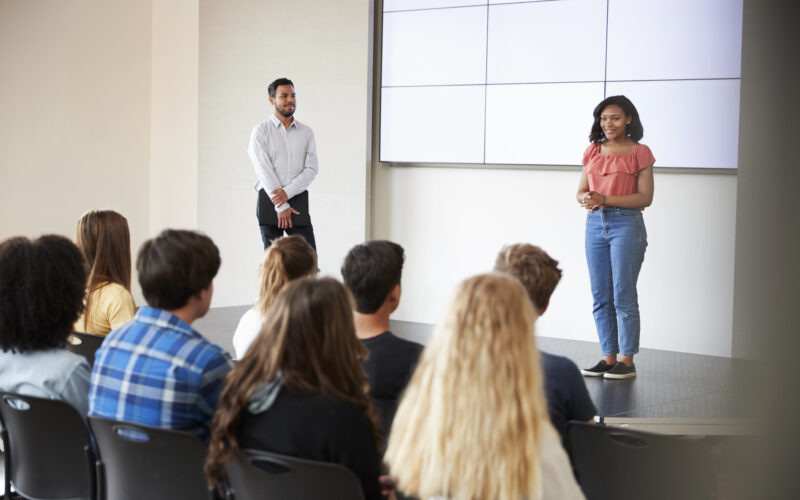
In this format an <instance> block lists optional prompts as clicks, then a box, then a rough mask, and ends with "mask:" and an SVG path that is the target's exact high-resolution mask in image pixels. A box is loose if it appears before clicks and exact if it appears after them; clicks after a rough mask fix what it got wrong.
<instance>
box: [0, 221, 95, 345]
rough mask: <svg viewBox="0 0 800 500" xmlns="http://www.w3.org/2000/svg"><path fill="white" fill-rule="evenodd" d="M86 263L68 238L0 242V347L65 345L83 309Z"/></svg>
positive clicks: (45, 237) (16, 238)
mask: <svg viewBox="0 0 800 500" xmlns="http://www.w3.org/2000/svg"><path fill="white" fill-rule="evenodd" d="M86 275H87V267H86V263H85V261H84V259H83V255H82V254H81V252H80V250H78V247H77V246H75V244H74V243H72V242H71V241H70V240H68V239H67V238H64V237H63V236H57V235H45V236H42V237H41V238H38V239H36V240H30V239H28V238H25V237H20V236H18V237H14V238H10V239H8V240H6V241H4V242H3V243H0V348H2V349H3V351H14V352H25V351H36V350H40V349H49V348H53V347H64V346H65V344H66V340H67V337H68V336H69V334H70V333H71V332H72V326H73V324H74V323H75V321H76V320H77V319H78V317H79V316H80V314H81V311H83V295H84V291H85V287H86Z"/></svg>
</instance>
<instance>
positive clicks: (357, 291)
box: [342, 240, 405, 314]
mask: <svg viewBox="0 0 800 500" xmlns="http://www.w3.org/2000/svg"><path fill="white" fill-rule="evenodd" d="M404 260H405V255H404V253H403V247H401V246H400V245H398V244H397V243H394V242H391V241H386V240H375V241H367V242H365V243H361V244H360V245H356V246H354V247H353V248H351V249H350V251H349V252H348V253H347V256H346V257H345V258H344V264H342V277H344V283H345V285H347V288H349V289H350V293H352V294H353V298H354V299H355V301H356V311H358V312H360V313H361V314H374V313H375V312H376V311H377V310H378V309H380V307H381V305H383V302H384V301H385V300H386V297H387V296H388V295H389V292H391V291H392V288H394V287H395V285H399V284H400V279H401V278H402V275H403V261H404Z"/></svg>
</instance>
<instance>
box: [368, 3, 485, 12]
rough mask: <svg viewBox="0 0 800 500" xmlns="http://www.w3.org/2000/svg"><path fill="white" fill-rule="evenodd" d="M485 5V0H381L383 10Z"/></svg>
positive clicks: (395, 10)
mask: <svg viewBox="0 0 800 500" xmlns="http://www.w3.org/2000/svg"><path fill="white" fill-rule="evenodd" d="M471 5H486V0H383V11H384V12H397V11H401V10H422V9H441V8H442V7H468V6H471Z"/></svg>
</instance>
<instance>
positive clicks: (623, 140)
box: [576, 95, 655, 379]
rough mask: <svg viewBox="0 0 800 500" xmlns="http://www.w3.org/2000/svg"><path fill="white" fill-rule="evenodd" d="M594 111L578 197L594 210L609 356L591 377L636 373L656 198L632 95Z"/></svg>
mask: <svg viewBox="0 0 800 500" xmlns="http://www.w3.org/2000/svg"><path fill="white" fill-rule="evenodd" d="M593 114H594V124H593V125H592V131H591V134H590V135H589V141H590V142H591V144H590V145H589V147H588V148H586V151H585V152H584V153H583V175H581V181H580V184H579V185H578V193H577V195H576V198H577V200H578V203H580V204H581V206H583V207H584V208H585V209H586V210H588V212H589V213H588V214H587V217H586V261H587V263H588V265H589V277H590V280H591V287H592V296H593V298H594V307H593V312H594V322H595V325H596V327H597V335H598V337H599V338H600V347H601V349H602V354H603V358H602V359H601V360H600V361H599V362H598V363H597V364H596V365H594V366H592V367H591V368H586V369H584V370H581V371H582V372H583V374H584V375H586V376H591V377H605V378H609V379H623V378H631V377H635V376H636V367H635V366H634V364H633V355H634V354H636V353H637V352H639V300H638V295H637V292H636V281H637V279H638V277H639V270H640V269H641V267H642V261H643V260H644V252H645V248H646V247H647V231H646V230H645V227H644V220H643V218H642V211H643V210H644V208H645V207H648V206H650V204H651V203H652V201H653V163H654V162H655V158H654V157H653V153H652V152H651V151H650V148H648V147H647V146H646V145H644V144H640V143H639V140H641V138H642V136H643V135H644V129H643V127H642V123H641V121H640V120H639V113H638V111H636V107H634V105H633V103H632V102H631V101H630V100H629V99H628V98H627V97H625V96H621V95H619V96H612V97H608V98H606V99H604V100H603V101H602V102H601V103H600V104H598V105H597V107H596V108H595V109H594V113H593ZM618 356H619V357H618Z"/></svg>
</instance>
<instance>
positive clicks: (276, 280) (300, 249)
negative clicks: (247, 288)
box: [255, 235, 317, 317]
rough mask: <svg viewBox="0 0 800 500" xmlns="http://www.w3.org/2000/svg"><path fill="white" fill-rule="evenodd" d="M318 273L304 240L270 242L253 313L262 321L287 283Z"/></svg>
mask: <svg viewBox="0 0 800 500" xmlns="http://www.w3.org/2000/svg"><path fill="white" fill-rule="evenodd" d="M316 271H317V253H316V252H315V251H314V249H313V248H311V245H309V244H308V242H307V241H306V239H305V238H303V237H302V236H300V235H290V236H284V237H282V238H278V239H276V240H273V241H272V244H271V245H270V246H269V248H267V250H266V251H265V252H264V260H262V262H261V278H260V279H259V287H258V300H257V301H256V305H255V307H256V310H257V311H258V312H259V313H260V314H261V316H262V317H264V316H266V315H267V311H268V310H269V307H270V306H271V305H272V302H273V301H274V300H275V297H276V296H277V295H278V292H280V291H281V289H282V288H283V287H284V286H286V284H287V283H289V282H290V281H293V280H296V279H298V278H303V277H306V276H311V275H313V274H315V273H316Z"/></svg>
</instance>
